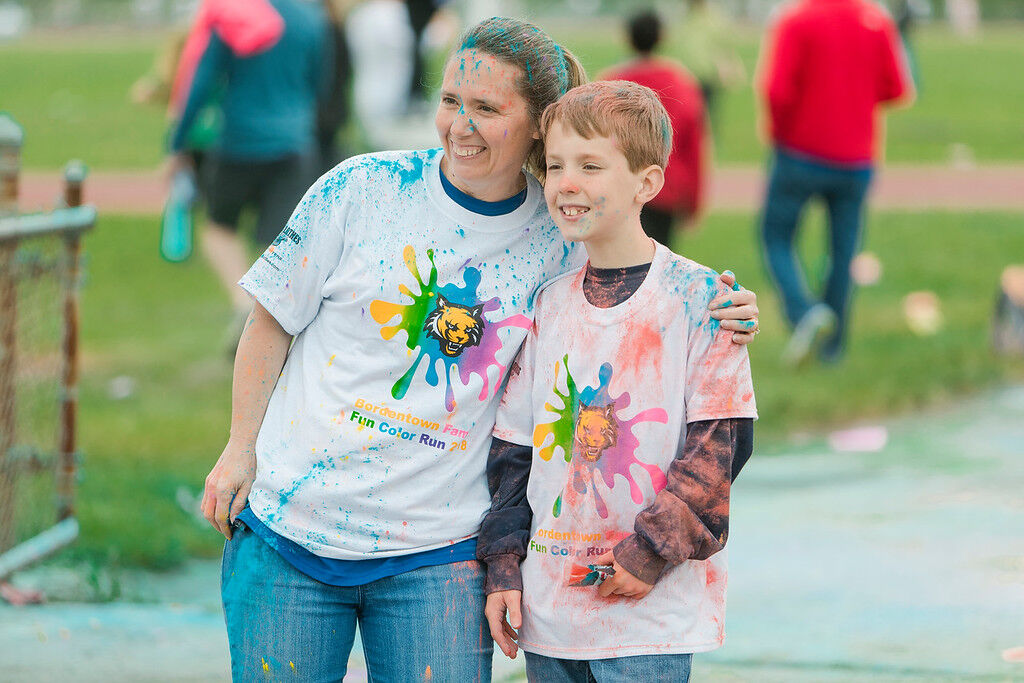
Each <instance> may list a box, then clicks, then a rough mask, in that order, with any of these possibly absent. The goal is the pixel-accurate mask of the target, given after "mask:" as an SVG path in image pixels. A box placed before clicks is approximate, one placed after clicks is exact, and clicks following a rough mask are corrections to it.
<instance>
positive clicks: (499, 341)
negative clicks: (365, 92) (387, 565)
mask: <svg viewBox="0 0 1024 683" xmlns="http://www.w3.org/2000/svg"><path fill="white" fill-rule="evenodd" d="M441 157H442V155H441V150H439V149H435V150H428V151H421V152H387V153H382V154H374V155H365V156H361V157H355V158H353V159H349V160H348V161H346V162H344V163H342V164H341V165H339V166H338V167H336V168H335V169H334V170H332V171H330V172H329V173H327V174H326V175H324V176H323V177H322V178H320V180H318V181H317V182H316V183H315V184H314V185H313V186H312V187H311V188H310V190H309V191H308V192H307V193H306V196H305V197H304V198H303V199H302V201H301V202H300V203H299V205H298V207H297V208H296V209H295V212H294V214H293V215H292V217H291V219H290V220H289V221H288V224H287V227H286V228H285V229H284V231H283V232H282V233H281V235H280V236H279V237H278V238H277V239H276V240H275V241H274V243H273V244H272V245H271V246H270V247H269V248H268V249H267V250H266V252H265V253H264V254H263V256H262V257H261V258H260V259H259V260H258V261H257V262H256V264H255V265H254V266H253V267H252V268H251V269H250V270H249V272H248V273H247V274H246V275H245V277H243V278H242V280H241V282H240V284H241V286H242V287H243V288H245V289H246V290H247V291H248V292H250V293H251V294H252V295H253V296H254V297H255V298H256V299H257V300H258V301H259V302H260V304H262V305H263V306H264V307H265V308H266V309H267V310H268V311H269V312H270V313H271V314H272V315H273V316H274V317H275V318H276V319H277V321H278V322H279V323H280V324H281V326H282V327H283V328H284V329H285V330H286V331H287V332H289V333H290V334H292V335H295V342H294V344H293V346H292V348H291V350H290V352H289V354H288V357H287V360H286V361H285V364H284V368H283V370H282V372H281V376H280V378H279V379H278V381H277V385H276V387H275V389H274V391H273V394H272V396H271V398H270V402H269V405H268V407H267V412H266V416H265V417H264V419H263V423H262V427H261V429H260V433H259V437H258V439H257V443H256V462H257V472H256V480H255V482H254V484H253V487H252V491H251V493H250V494H249V503H250V506H251V507H252V510H253V512H254V513H255V514H256V516H257V517H259V519H260V520H261V521H263V522H264V523H265V524H266V525H267V526H269V527H270V528H271V529H272V530H273V531H275V532H276V533H278V534H280V535H281V536H284V537H286V538H289V539H291V540H292V541H295V542H296V543H298V544H300V545H302V546H303V547H305V548H306V549H308V550H309V551H310V552H312V553H314V554H316V555H319V556H321V557H326V558H335V559H343V560H359V559H367V558H371V557H387V556H393V555H403V554H409V553H414V552H421V551H425V550H431V549H434V548H439V547H443V546H446V545H448V544H451V543H455V542H458V541H461V540H464V539H466V538H469V537H472V536H474V535H476V534H477V533H478V531H479V526H480V521H481V518H482V516H483V514H484V513H485V512H486V511H487V509H488V507H489V505H490V498H489V495H488V490H487V482H486V476H485V466H486V461H487V449H488V446H489V443H490V437H491V429H492V427H493V424H494V412H495V410H496V408H497V404H498V400H499V397H500V395H501V393H500V392H501V388H502V386H503V382H504V378H505V375H506V368H507V367H508V366H509V364H510V363H511V362H512V359H513V358H514V356H515V354H516V352H517V351H518V349H519V347H520V346H521V343H522V341H523V339H524V337H525V336H526V332H527V329H528V328H529V326H530V324H531V322H532V319H533V305H534V297H535V294H536V292H537V289H538V288H539V286H540V284H541V283H543V282H544V281H546V280H549V279H551V278H552V277H555V276H557V275H559V274H561V273H564V272H566V271H568V270H571V269H574V268H577V267H579V264H580V263H581V261H582V258H581V254H580V252H579V250H574V249H572V248H571V247H569V246H568V245H566V243H565V242H564V241H563V240H562V239H561V237H560V235H559V233H558V229H557V228H556V227H555V225H554V223H553V222H552V221H551V219H550V218H549V217H548V214H547V210H546V208H545V206H544V203H543V190H542V189H541V187H540V184H539V183H538V182H537V181H536V180H535V179H533V178H532V177H529V178H528V186H527V196H526V199H525V201H524V202H523V204H522V205H521V206H519V207H518V208H517V209H515V210H514V211H512V212H511V213H509V214H506V215H503V216H495V217H488V216H482V215H480V214H477V213H474V212H472V211H469V210H467V209H465V208H464V207H462V206H461V205H460V204H458V203H457V202H455V201H453V200H452V199H451V198H450V197H448V195H447V194H445V192H444V189H443V188H442V186H441V181H440V172H439V163H440V159H441ZM261 379H262V381H265V382H273V381H274V380H275V378H273V377H265V378H261Z"/></svg>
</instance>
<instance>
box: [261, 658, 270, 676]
mask: <svg viewBox="0 0 1024 683" xmlns="http://www.w3.org/2000/svg"><path fill="white" fill-rule="evenodd" d="M260 661H261V662H263V672H264V673H266V672H267V671H270V665H269V664H267V660H266V659H264V658H263V657H260Z"/></svg>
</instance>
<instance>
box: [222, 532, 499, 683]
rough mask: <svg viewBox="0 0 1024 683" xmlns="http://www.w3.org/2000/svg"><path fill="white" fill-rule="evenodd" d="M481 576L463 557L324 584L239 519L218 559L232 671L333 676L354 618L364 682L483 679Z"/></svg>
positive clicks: (237, 674)
mask: <svg viewBox="0 0 1024 683" xmlns="http://www.w3.org/2000/svg"><path fill="white" fill-rule="evenodd" d="M483 579H484V570H483V567H482V566H481V565H480V563H478V562H476V561H470V562H457V563H454V564H447V565H438V566H434V567H423V568H421V569H416V570H413V571H410V572H406V573H404V574H399V575H397V576H390V577H387V578H384V579H379V580H377V581H373V582H371V583H368V584H365V585H362V586H353V587H338V586H331V585H328V584H325V583H320V582H319V581H316V580H315V579H312V578H310V577H308V576H306V575H305V574H303V573H302V572H300V571H298V570H297V569H295V568H294V567H292V566H291V565H290V564H288V563H287V562H285V561H284V560H283V559H282V558H281V556H280V555H278V553H277V552H276V551H275V550H274V549H272V548H271V547H270V546H268V545H267V544H266V543H265V542H264V541H263V540H262V539H260V538H259V537H258V536H257V535H256V534H254V533H253V532H252V531H251V530H250V529H249V528H248V527H245V526H241V527H239V528H237V529H236V530H235V533H234V534H233V536H232V539H231V540H230V541H228V542H227V543H226V544H225V545H224V560H223V563H222V566H221V595H222V597H223V600H224V615H225V620H226V621H227V630H228V643H229V645H230V648H231V677H232V680H234V681H265V680H270V679H273V680H276V679H278V678H279V677H281V678H286V679H288V680H292V679H295V680H301V681H341V680H342V679H343V678H344V677H345V671H346V669H347V667H348V658H349V653H350V652H351V650H352V643H353V640H354V639H355V633H356V624H357V623H358V625H359V631H360V635H361V637H362V641H363V652H364V654H365V656H366V667H367V673H368V678H369V680H370V681H372V682H373V683H377V682H378V681H398V682H402V683H404V682H405V681H421V680H424V679H430V680H432V681H434V682H435V683H437V682H439V681H455V682H458V683H462V682H463V681H485V682H486V681H490V679H491V656H492V653H493V646H492V641H491V636H490V632H489V630H488V628H487V622H486V620H485V618H484V592H483Z"/></svg>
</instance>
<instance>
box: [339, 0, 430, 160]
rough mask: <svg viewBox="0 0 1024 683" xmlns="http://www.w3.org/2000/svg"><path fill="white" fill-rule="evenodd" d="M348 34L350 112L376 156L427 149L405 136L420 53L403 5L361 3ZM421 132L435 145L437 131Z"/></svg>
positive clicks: (399, 1) (374, 0)
mask: <svg viewBox="0 0 1024 683" xmlns="http://www.w3.org/2000/svg"><path fill="white" fill-rule="evenodd" d="M345 32H346V36H347V37H348V44H349V47H350V49H351V51H352V68H353V83H352V109H353V113H354V114H355V117H356V121H357V122H358V123H359V128H360V131H361V133H362V135H363V137H364V138H365V141H366V143H367V145H369V147H370V149H371V150H373V151H379V150H383V149H409V148H413V147H420V146H423V145H421V144H416V143H414V142H411V141H407V140H406V138H407V137H408V135H405V134H404V133H405V131H406V128H407V127H408V121H407V118H406V115H407V114H408V113H409V108H410V107H409V91H410V88H411V85H410V84H411V83H412V79H413V74H414V73H415V64H414V61H413V54H414V52H416V49H417V43H416V34H415V33H414V32H413V28H412V24H411V23H410V21H409V9H408V8H407V6H406V3H405V0H367V1H366V2H360V3H359V4H358V5H357V6H356V7H355V8H353V10H352V11H351V12H350V13H349V16H348V19H347V20H346V22H345ZM421 128H425V130H424V131H423V132H422V135H423V137H424V140H425V141H426V140H433V138H434V135H433V127H432V126H429V127H427V126H425V125H424V126H421ZM427 144H429V143H427Z"/></svg>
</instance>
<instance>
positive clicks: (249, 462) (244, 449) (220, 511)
mask: <svg viewBox="0 0 1024 683" xmlns="http://www.w3.org/2000/svg"><path fill="white" fill-rule="evenodd" d="M255 478H256V451H255V449H254V448H253V446H252V445H251V444H239V443H236V442H234V441H228V445H227V446H225V447H224V452H222V453H221V454H220V457H219V458H218V459H217V464H216V465H214V466H213V469H212V470H210V474H209V475H207V477H206V487H205V489H204V491H203V506H202V509H203V517H205V518H206V520H207V521H208V522H209V523H210V524H212V525H213V528H214V529H216V530H217V531H219V532H220V533H222V534H224V538H226V539H228V540H229V541H230V540H231V524H232V522H234V521H235V517H236V516H237V515H238V513H239V512H241V511H242V509H243V508H245V503H246V501H247V500H248V499H249V490H250V489H251V488H252V482H253V480H254V479H255Z"/></svg>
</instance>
